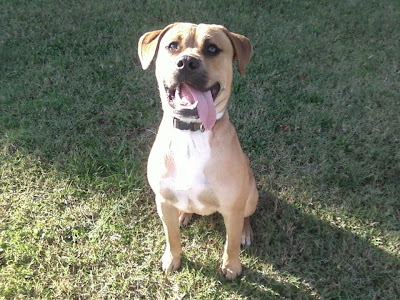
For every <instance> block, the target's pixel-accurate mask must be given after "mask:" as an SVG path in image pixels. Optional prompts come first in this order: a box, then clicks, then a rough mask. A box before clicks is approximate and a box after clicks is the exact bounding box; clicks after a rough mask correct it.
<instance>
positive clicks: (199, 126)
mask: <svg viewBox="0 0 400 300" xmlns="http://www.w3.org/2000/svg"><path fill="white" fill-rule="evenodd" d="M172 124H173V126H174V128H177V129H180V130H190V131H198V130H200V131H201V132H204V130H205V128H204V125H203V123H198V122H190V123H187V122H184V121H182V120H179V119H178V118H175V117H174V118H173V120H172Z"/></svg>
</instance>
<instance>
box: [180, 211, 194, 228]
mask: <svg viewBox="0 0 400 300" xmlns="http://www.w3.org/2000/svg"><path fill="white" fill-rule="evenodd" d="M192 216H193V214H190V213H185V212H181V211H180V212H179V225H180V226H182V225H183V226H186V225H187V224H188V223H189V221H190V219H191V218H192Z"/></svg>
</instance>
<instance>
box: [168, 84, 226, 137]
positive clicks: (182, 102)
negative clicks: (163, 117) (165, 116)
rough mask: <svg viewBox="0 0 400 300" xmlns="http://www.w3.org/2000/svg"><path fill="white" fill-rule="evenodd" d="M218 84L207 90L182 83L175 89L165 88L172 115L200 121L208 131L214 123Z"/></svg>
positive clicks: (218, 90)
mask: <svg viewBox="0 0 400 300" xmlns="http://www.w3.org/2000/svg"><path fill="white" fill-rule="evenodd" d="M220 89H221V86H220V84H219V83H216V84H214V85H213V86H211V88H209V89H207V90H205V91H204V90H201V89H198V88H196V87H194V86H193V85H191V84H189V83H187V82H182V83H180V84H179V85H177V86H176V87H175V88H168V87H165V91H166V93H167V98H168V103H169V105H170V106H171V107H172V108H173V110H174V114H176V115H178V116H182V117H186V118H193V119H200V120H201V122H202V123H203V125H204V128H205V129H206V130H210V129H211V128H212V127H213V126H214V124H215V122H216V111H215V106H214V100H215V99H216V98H217V96H218V94H219V92H220Z"/></svg>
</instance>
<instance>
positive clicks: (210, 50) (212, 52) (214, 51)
mask: <svg viewBox="0 0 400 300" xmlns="http://www.w3.org/2000/svg"><path fill="white" fill-rule="evenodd" d="M220 52H221V49H219V48H218V47H217V46H216V45H215V44H210V45H208V46H207V54H210V55H217V54H218V53H220Z"/></svg>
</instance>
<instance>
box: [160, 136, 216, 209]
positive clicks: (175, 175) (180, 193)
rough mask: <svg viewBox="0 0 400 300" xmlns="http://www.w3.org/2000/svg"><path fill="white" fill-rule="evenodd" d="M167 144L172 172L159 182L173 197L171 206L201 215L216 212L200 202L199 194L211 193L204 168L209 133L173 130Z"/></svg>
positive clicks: (208, 154)
mask: <svg viewBox="0 0 400 300" xmlns="http://www.w3.org/2000/svg"><path fill="white" fill-rule="evenodd" d="M171 134H173V135H174V136H173V138H172V140H171V143H170V153H171V154H172V157H173V162H174V171H173V172H172V173H171V175H170V176H169V177H167V178H164V179H163V180H162V182H161V186H162V188H163V189H167V190H169V191H170V192H172V193H173V194H174V196H175V199H174V201H173V202H172V203H173V205H174V206H175V207H176V208H177V209H179V210H180V211H183V212H188V213H192V212H194V213H198V214H202V215H206V214H211V213H213V212H215V210H216V207H215V206H214V205H211V206H210V204H209V201H206V202H207V203H208V204H206V203H204V201H200V199H199V196H200V195H201V194H210V193H207V192H209V191H210V186H209V185H208V182H207V179H206V177H205V175H204V168H205V166H206V164H207V162H208V160H209V158H210V153H211V149H210V143H209V138H210V131H205V132H200V131H190V130H179V129H174V130H173V132H171Z"/></svg>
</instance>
